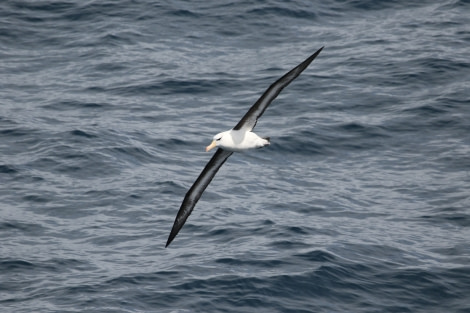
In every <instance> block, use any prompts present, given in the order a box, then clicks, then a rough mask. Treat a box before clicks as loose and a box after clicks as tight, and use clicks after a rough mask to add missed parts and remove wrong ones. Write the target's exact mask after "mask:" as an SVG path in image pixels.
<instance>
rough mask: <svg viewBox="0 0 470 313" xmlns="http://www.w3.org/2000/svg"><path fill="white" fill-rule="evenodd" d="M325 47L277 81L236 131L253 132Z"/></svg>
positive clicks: (249, 111)
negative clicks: (286, 89)
mask: <svg viewBox="0 0 470 313" xmlns="http://www.w3.org/2000/svg"><path fill="white" fill-rule="evenodd" d="M323 48H324V47H321V48H320V49H318V51H317V52H315V53H314V54H312V55H311V56H310V57H308V58H307V59H306V60H305V61H303V62H302V63H300V64H299V65H297V66H296V67H294V68H293V69H292V70H290V71H289V72H288V73H287V74H285V75H284V76H282V77H281V78H279V79H278V80H277V81H275V82H274V83H273V84H272V85H271V86H269V88H268V89H267V90H266V91H265V92H264V94H263V95H262V96H261V98H259V99H258V101H256V103H255V104H253V106H252V107H251V108H250V110H248V112H247V113H246V114H245V116H243V118H242V119H241V120H240V122H238V124H237V125H236V126H235V127H234V128H233V129H234V130H240V129H242V128H243V129H246V130H247V131H251V130H252V129H253V128H254V127H255V125H256V121H257V120H258V118H259V117H260V116H261V115H262V114H263V112H264V111H265V110H266V108H267V107H268V105H269V104H270V103H271V102H272V101H273V100H274V99H276V97H277V95H279V93H280V92H281V91H282V89H284V87H286V86H287V85H289V84H290V83H291V82H292V81H293V80H294V79H296V78H297V76H299V75H300V73H302V72H303V70H305V69H306V68H307V66H309V65H310V63H312V61H313V60H314V59H315V58H316V57H317V55H319V54H320V52H321V51H322V49H323Z"/></svg>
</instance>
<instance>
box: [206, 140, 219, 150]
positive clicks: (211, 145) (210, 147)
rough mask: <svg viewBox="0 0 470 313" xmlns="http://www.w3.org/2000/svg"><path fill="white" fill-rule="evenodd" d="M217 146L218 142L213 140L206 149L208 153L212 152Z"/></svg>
mask: <svg viewBox="0 0 470 313" xmlns="http://www.w3.org/2000/svg"><path fill="white" fill-rule="evenodd" d="M216 146H217V142H216V141H215V140H212V142H211V144H210V145H208V146H207V147H206V152H209V151H210V150H212V149H214V148H215V147H216Z"/></svg>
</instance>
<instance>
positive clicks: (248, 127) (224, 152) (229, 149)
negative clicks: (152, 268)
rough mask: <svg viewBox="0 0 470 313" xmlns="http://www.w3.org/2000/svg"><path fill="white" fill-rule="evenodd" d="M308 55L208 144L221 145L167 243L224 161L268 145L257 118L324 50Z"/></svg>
mask: <svg viewBox="0 0 470 313" xmlns="http://www.w3.org/2000/svg"><path fill="white" fill-rule="evenodd" d="M322 49H323V47H322V48H320V49H318V51H317V52H315V53H314V54H312V55H311V56H310V57H308V58H307V59H306V60H305V61H303V62H302V63H300V64H299V65H297V66H296V67H294V68H293V69H292V70H290V71H289V72H287V73H286V74H285V75H284V76H282V77H281V78H280V79H278V80H277V81H275V82H274V83H273V84H272V85H271V86H269V88H268V89H267V90H266V91H265V92H264V93H263V95H262V96H261V98H259V99H258V101H256V103H255V104H254V105H253V106H252V107H251V108H250V109H249V110H248V112H247V113H246V114H245V115H244V116H243V118H242V119H241V120H240V121H239V122H238V124H237V125H235V127H234V128H232V129H231V130H228V131H224V132H221V133H218V134H217V135H215V136H214V137H213V140H212V143H211V144H210V145H209V146H207V147H206V151H210V150H211V149H213V148H215V147H218V149H217V151H216V152H215V153H214V155H213V156H212V158H211V159H210V161H209V162H208V163H207V165H206V166H205V167H204V169H203V170H202V173H201V174H200V175H199V177H198V178H197V179H196V181H195V182H194V184H193V185H192V186H191V188H190V189H189V190H188V192H187V193H186V196H185V197H184V200H183V203H182V204H181V207H180V209H179V211H178V214H177V215H176V218H175V222H174V223H173V227H172V229H171V232H170V236H169V237H168V240H167V243H166V247H168V245H169V244H170V243H171V242H172V241H173V239H174V238H175V237H176V235H177V234H178V232H179V231H180V229H181V228H182V227H183V225H184V223H185V222H186V220H187V218H188V217H189V215H190V214H191V212H192V211H193V209H194V206H195V205H196V203H197V201H198V200H199V198H200V197H201V195H202V193H203V192H204V190H205V189H206V187H207V186H208V185H209V183H210V182H211V181H212V179H213V178H214V176H215V174H216V173H217V171H218V170H219V168H220V167H221V166H222V165H223V164H224V163H225V161H226V160H227V159H228V157H229V156H231V155H232V153H233V152H239V151H244V150H248V149H253V148H261V147H264V146H267V145H269V138H262V137H260V136H258V135H256V134H255V133H253V132H252V130H253V128H254V127H255V126H256V122H257V121H258V118H259V117H260V116H261V115H262V114H263V113H264V111H265V110H266V108H267V107H268V106H269V104H270V103H271V102H272V101H273V100H274V99H275V98H276V97H277V95H278V94H279V93H280V92H281V91H282V89H284V87H286V86H287V85H289V84H290V83H291V82H292V81H293V80H294V79H295V78H296V77H297V76H299V75H300V73H302V71H303V70H305V69H306V68H307V66H308V65H309V64H310V63H311V62H312V61H313V60H314V59H315V58H316V57H317V56H318V54H320V52H321V50H322Z"/></svg>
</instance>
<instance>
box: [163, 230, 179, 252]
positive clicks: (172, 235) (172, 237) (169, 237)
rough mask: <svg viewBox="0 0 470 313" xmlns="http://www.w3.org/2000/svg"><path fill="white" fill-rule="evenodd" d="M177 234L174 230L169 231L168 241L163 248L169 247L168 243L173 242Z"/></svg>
mask: <svg viewBox="0 0 470 313" xmlns="http://www.w3.org/2000/svg"><path fill="white" fill-rule="evenodd" d="M177 234H178V232H175V231H174V229H172V230H171V233H170V236H168V240H167V241H166V245H165V248H167V247H168V246H169V245H170V243H171V242H172V241H173V239H175V237H176V235H177Z"/></svg>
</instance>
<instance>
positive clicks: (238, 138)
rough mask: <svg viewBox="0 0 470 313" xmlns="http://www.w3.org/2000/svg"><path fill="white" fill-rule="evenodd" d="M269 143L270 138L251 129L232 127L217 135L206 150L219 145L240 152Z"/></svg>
mask: <svg viewBox="0 0 470 313" xmlns="http://www.w3.org/2000/svg"><path fill="white" fill-rule="evenodd" d="M267 145H269V138H261V137H260V136H258V135H257V134H255V133H254V132H251V131H244V130H233V129H231V130H227V131H225V132H222V133H218V134H217V135H215V136H214V138H213V140H212V143H211V144H210V145H209V146H207V147H206V151H209V150H211V149H212V148H215V147H219V148H222V149H224V150H227V151H232V152H240V151H244V150H248V149H254V148H262V147H264V146H267Z"/></svg>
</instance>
